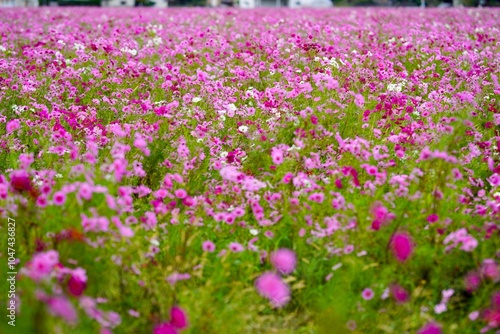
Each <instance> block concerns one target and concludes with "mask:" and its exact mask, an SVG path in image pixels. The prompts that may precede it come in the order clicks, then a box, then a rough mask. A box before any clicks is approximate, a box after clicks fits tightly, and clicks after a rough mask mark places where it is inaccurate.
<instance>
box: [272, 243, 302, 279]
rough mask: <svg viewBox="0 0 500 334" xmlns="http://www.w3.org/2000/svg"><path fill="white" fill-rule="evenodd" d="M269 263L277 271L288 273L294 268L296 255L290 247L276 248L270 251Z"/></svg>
mask: <svg viewBox="0 0 500 334" xmlns="http://www.w3.org/2000/svg"><path fill="white" fill-rule="evenodd" d="M271 264H272V265H273V266H274V268H275V269H276V270H278V271H279V272H281V273H283V274H290V273H292V272H293V271H294V270H295V266H296V264H297V257H296V256H295V253H294V252H293V251H292V250H291V249H287V248H282V249H278V250H277V251H274V252H272V253H271Z"/></svg>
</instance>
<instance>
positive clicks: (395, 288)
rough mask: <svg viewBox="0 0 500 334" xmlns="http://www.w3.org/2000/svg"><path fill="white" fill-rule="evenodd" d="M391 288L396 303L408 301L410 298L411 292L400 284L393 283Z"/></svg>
mask: <svg viewBox="0 0 500 334" xmlns="http://www.w3.org/2000/svg"><path fill="white" fill-rule="evenodd" d="M389 290H390V292H391V296H392V298H394V300H395V301H396V303H406V302H407V301H408V299H409V298H410V294H409V293H408V292H407V291H406V290H405V289H404V288H403V287H402V286H401V285H399V284H392V285H391V286H390V287H389Z"/></svg>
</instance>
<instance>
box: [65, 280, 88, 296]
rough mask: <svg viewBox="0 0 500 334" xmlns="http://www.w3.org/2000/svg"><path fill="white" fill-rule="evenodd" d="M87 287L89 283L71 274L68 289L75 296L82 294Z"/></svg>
mask: <svg viewBox="0 0 500 334" xmlns="http://www.w3.org/2000/svg"><path fill="white" fill-rule="evenodd" d="M86 287H87V284H86V283H85V282H83V281H82V280H81V279H80V278H79V277H76V276H71V278H70V279H69V281H68V290H69V292H70V293H71V294H72V295H73V296H77V297H78V296H81V295H82V293H83V291H84V290H85V288H86Z"/></svg>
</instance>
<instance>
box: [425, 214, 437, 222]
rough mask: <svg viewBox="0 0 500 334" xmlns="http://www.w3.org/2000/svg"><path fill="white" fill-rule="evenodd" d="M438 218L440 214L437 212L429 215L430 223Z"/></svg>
mask: <svg viewBox="0 0 500 334" xmlns="http://www.w3.org/2000/svg"><path fill="white" fill-rule="evenodd" d="M438 220H439V216H438V215H437V214H435V213H433V214H431V215H429V216H428V217H427V222H429V223H435V222H437V221H438Z"/></svg>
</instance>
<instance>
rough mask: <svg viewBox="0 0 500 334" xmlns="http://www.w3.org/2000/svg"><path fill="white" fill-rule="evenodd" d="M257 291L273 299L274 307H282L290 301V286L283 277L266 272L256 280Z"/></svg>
mask: <svg viewBox="0 0 500 334" xmlns="http://www.w3.org/2000/svg"><path fill="white" fill-rule="evenodd" d="M255 287H256V289H257V292H258V293H259V294H260V295H261V296H263V297H266V298H267V299H269V300H270V301H271V304H272V305H273V306H274V307H282V306H284V305H286V304H287V303H288V302H289V301H290V288H289V287H288V285H287V284H286V283H285V282H283V280H282V279H281V277H279V276H278V275H277V274H275V273H272V272H266V273H264V274H262V275H261V276H259V278H257V280H256V281H255Z"/></svg>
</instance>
